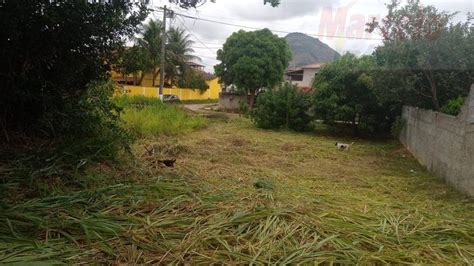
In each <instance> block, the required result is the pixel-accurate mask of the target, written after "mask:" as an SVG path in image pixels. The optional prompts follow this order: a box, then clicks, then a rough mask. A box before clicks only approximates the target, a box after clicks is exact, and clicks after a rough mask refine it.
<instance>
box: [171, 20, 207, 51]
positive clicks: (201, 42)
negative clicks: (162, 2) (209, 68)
mask: <svg viewBox="0 0 474 266" xmlns="http://www.w3.org/2000/svg"><path fill="white" fill-rule="evenodd" d="M175 14H176V15H177V14H178V13H175ZM182 26H183V27H184V28H185V29H186V30H187V31H188V32H189V34H191V36H193V37H194V38H195V39H196V40H197V41H198V42H199V43H200V44H202V45H203V46H204V47H205V48H206V49H208V50H209V51H210V52H211V53H215V52H216V51H215V50H212V49H211V48H209V46H207V45H206V44H205V43H204V42H203V41H201V39H199V38H198V37H197V36H196V35H195V34H194V33H193V32H192V31H191V30H189V29H188V27H186V24H185V23H184V21H183V23H182Z"/></svg>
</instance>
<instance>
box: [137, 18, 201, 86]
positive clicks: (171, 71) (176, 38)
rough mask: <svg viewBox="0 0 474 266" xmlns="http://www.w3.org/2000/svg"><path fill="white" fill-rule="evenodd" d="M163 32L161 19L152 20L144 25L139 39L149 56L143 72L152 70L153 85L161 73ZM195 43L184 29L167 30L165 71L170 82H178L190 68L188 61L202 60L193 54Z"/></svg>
mask: <svg viewBox="0 0 474 266" xmlns="http://www.w3.org/2000/svg"><path fill="white" fill-rule="evenodd" d="M162 32H163V24H162V23H161V21H159V20H150V22H148V24H146V25H145V26H144V29H143V34H142V36H141V37H140V38H138V39H137V42H138V45H139V46H140V47H142V49H143V50H144V51H145V53H146V57H147V63H146V66H147V67H146V69H144V71H143V73H145V72H151V73H152V74H153V81H152V86H153V87H154V86H155V80H156V78H157V77H158V74H160V61H161V41H162ZM193 44H194V42H193V41H192V40H191V39H190V35H189V34H187V33H186V32H185V31H184V30H183V29H180V28H174V27H171V28H170V29H169V31H168V32H167V44H166V57H165V60H166V68H165V70H166V71H165V73H166V79H167V80H168V81H169V82H170V83H172V84H176V82H177V79H178V78H182V77H183V75H184V73H185V72H186V71H188V70H189V69H188V65H187V62H189V61H192V60H200V59H199V58H198V57H196V56H194V55H193V53H194V50H193V49H192V48H191V46H192V45H193Z"/></svg>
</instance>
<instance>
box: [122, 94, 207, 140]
mask: <svg viewBox="0 0 474 266" xmlns="http://www.w3.org/2000/svg"><path fill="white" fill-rule="evenodd" d="M117 103H118V104H119V105H120V106H122V107H124V109H125V110H124V114H123V115H122V119H123V120H124V122H125V126H126V127H127V128H128V129H129V130H130V131H131V132H132V133H133V134H134V135H135V136H137V137H140V138H144V137H152V136H157V135H178V134H183V133H189V132H190V131H192V130H195V129H199V128H203V127H204V126H205V125H206V122H205V120H204V118H202V117H197V116H196V117H193V116H189V115H188V114H186V112H185V111H184V110H182V108H180V107H179V106H175V105H170V104H163V103H161V102H160V100H159V99H154V98H147V97H138V96H134V97H129V96H121V97H118V99H117Z"/></svg>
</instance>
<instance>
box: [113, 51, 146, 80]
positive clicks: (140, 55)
mask: <svg viewBox="0 0 474 266" xmlns="http://www.w3.org/2000/svg"><path fill="white" fill-rule="evenodd" d="M149 63H150V60H149V57H148V54H147V53H146V51H145V50H144V49H143V48H142V47H140V46H137V45H135V46H133V47H130V48H126V49H124V51H122V53H121V60H120V63H119V69H118V71H119V72H120V73H122V75H123V76H124V78H125V79H126V80H127V79H128V75H130V74H131V75H133V85H138V84H140V83H141V81H142V79H141V78H139V76H140V74H142V73H144V71H145V70H148V69H150V66H149ZM141 77H142V78H143V74H142V75H141ZM127 81H128V80H127Z"/></svg>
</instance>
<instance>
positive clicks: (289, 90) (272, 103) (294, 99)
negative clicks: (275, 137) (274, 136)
mask: <svg viewBox="0 0 474 266" xmlns="http://www.w3.org/2000/svg"><path fill="white" fill-rule="evenodd" d="M310 107H311V102H310V97H309V95H308V94H306V93H304V92H300V91H298V90H297V88H296V87H295V86H292V85H290V84H288V83H286V84H285V85H284V86H283V87H281V88H279V89H277V90H275V91H272V90H270V91H266V92H264V93H261V94H260V95H259V96H258V98H257V104H256V106H255V108H254V109H253V111H252V113H251V117H252V120H253V122H254V123H255V124H256V125H257V126H258V127H260V128H265V129H280V128H285V129H291V130H295V131H304V130H307V129H308V125H309V123H310V122H311V116H310V115H309V114H308V112H309V108H310Z"/></svg>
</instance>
